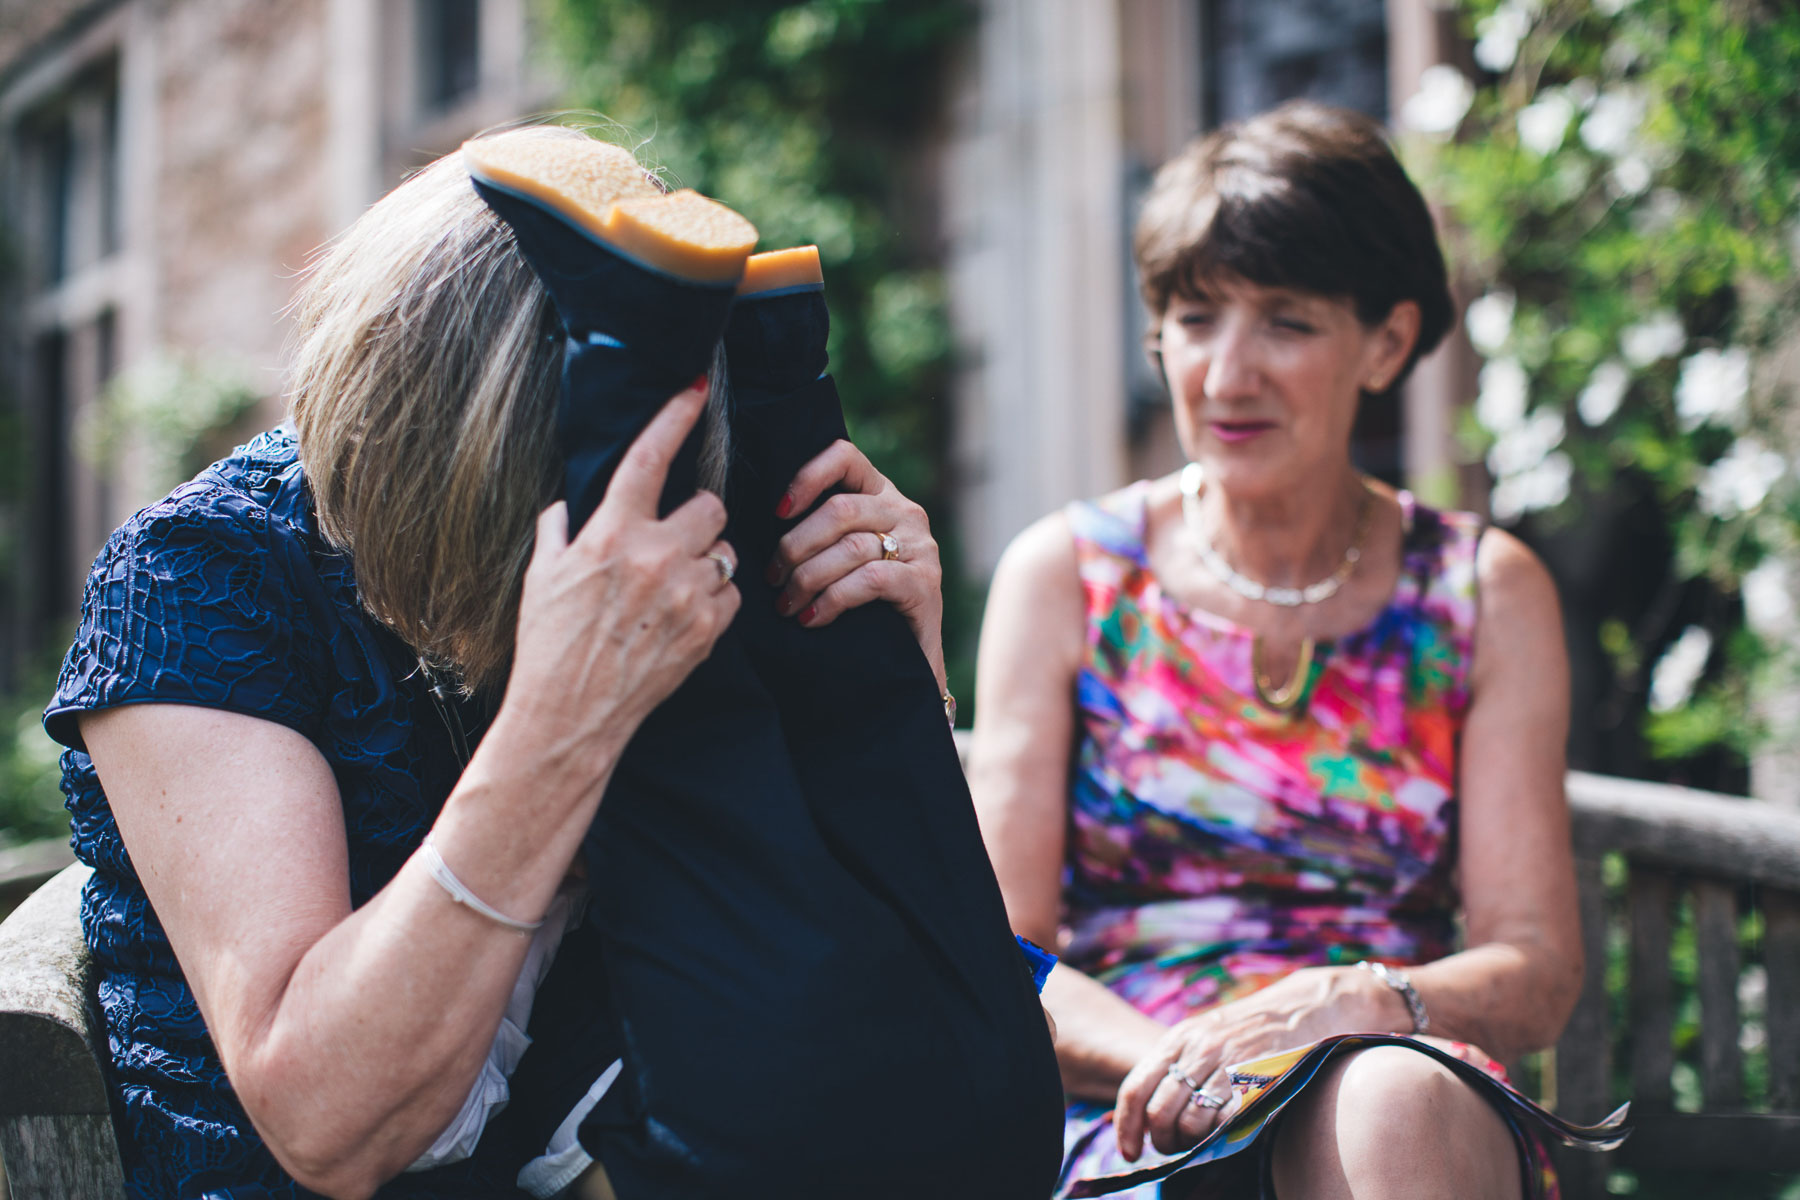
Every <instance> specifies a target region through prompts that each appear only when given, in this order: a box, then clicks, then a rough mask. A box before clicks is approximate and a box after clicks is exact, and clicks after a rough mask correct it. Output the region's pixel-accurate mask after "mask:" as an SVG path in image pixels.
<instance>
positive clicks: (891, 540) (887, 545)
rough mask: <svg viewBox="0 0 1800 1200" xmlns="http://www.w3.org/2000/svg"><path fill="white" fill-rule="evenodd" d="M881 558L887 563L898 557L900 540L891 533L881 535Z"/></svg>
mask: <svg viewBox="0 0 1800 1200" xmlns="http://www.w3.org/2000/svg"><path fill="white" fill-rule="evenodd" d="M881 557H882V558H883V559H884V560H885V561H888V562H892V561H893V560H894V559H896V558H899V557H900V539H899V538H897V537H895V536H894V535H893V534H891V533H884V534H882V535H881Z"/></svg>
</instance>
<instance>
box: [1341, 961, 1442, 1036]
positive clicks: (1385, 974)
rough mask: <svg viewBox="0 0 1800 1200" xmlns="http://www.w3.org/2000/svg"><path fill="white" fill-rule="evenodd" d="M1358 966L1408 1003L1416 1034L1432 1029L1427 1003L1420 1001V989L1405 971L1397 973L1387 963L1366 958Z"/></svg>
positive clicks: (1407, 1009)
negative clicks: (1426, 1010) (1426, 1008)
mask: <svg viewBox="0 0 1800 1200" xmlns="http://www.w3.org/2000/svg"><path fill="white" fill-rule="evenodd" d="M1356 965H1357V967H1358V968H1360V969H1361V970H1364V971H1367V972H1368V973H1369V974H1371V975H1373V976H1374V977H1375V978H1377V979H1379V980H1380V981H1381V982H1382V983H1385V984H1387V986H1389V987H1391V988H1393V989H1394V990H1395V991H1396V992H1399V993H1400V999H1402V1000H1404V1001H1406V1011H1407V1012H1408V1013H1410V1014H1411V1015H1412V1023H1413V1027H1412V1031H1413V1032H1414V1033H1424V1032H1425V1031H1426V1030H1428V1029H1430V1028H1431V1018H1430V1017H1428V1016H1426V1015H1425V1002H1424V1001H1423V1000H1421V999H1419V992H1418V989H1417V988H1415V987H1413V984H1412V978H1411V977H1410V976H1409V975H1407V973H1406V972H1405V971H1396V970H1395V969H1394V968H1393V967H1390V966H1388V965H1387V964H1386V963H1378V962H1372V961H1370V960H1369V959H1366V958H1365V959H1364V960H1363V961H1361V962H1359V963H1357V964H1356Z"/></svg>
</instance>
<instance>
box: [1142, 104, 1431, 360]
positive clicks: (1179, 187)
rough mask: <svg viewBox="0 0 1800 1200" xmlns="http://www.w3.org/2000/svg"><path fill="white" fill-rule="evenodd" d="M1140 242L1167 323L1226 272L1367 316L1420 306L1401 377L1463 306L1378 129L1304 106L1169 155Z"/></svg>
mask: <svg viewBox="0 0 1800 1200" xmlns="http://www.w3.org/2000/svg"><path fill="white" fill-rule="evenodd" d="M1132 250H1133V253H1134V256H1135V258H1136V260H1137V267H1138V275H1139V287H1140V289H1141V294H1142V296H1143V299H1144V303H1145V305H1146V306H1148V307H1149V309H1150V313H1151V316H1152V317H1153V318H1154V319H1159V320H1160V319H1161V317H1162V314H1163V313H1164V312H1165V311H1166V310H1167V309H1168V306H1169V301H1170V300H1171V299H1173V298H1174V297H1176V296H1178V295H1179V296H1185V297H1189V298H1193V297H1196V296H1197V295H1198V294H1199V293H1200V292H1201V291H1203V290H1204V289H1205V287H1206V285H1207V284H1208V283H1209V282H1212V281H1217V280H1219V279H1224V278H1231V277H1237V278H1240V279H1243V280H1246V281H1248V282H1250V283H1254V284H1259V285H1261V286H1263V287H1283V288H1295V289H1298V290H1301V291H1308V292H1314V293H1317V294H1319V295H1323V296H1332V297H1338V298H1342V299H1348V300H1349V301H1350V302H1351V303H1352V304H1353V305H1354V307H1355V309H1356V314H1357V317H1358V319H1360V320H1361V321H1362V322H1363V324H1365V325H1375V324H1377V323H1379V322H1380V321H1382V320H1383V319H1385V318H1386V317H1387V315H1388V313H1390V312H1392V311H1393V308H1394V305H1396V304H1398V303H1399V302H1400V301H1402V300H1412V301H1414V302H1416V303H1417V304H1418V306H1419V315H1420V322H1419V340H1418V343H1417V344H1416V345H1415V346H1414V347H1413V352H1412V357H1410V358H1409V359H1407V362H1406V367H1405V369H1403V370H1402V371H1401V372H1400V374H1399V376H1398V377H1397V378H1396V379H1395V381H1394V382H1395V383H1396V384H1397V383H1398V382H1399V381H1400V380H1401V379H1404V378H1405V377H1406V375H1407V374H1408V373H1409V372H1410V371H1411V370H1412V367H1413V364H1414V363H1416V362H1417V361H1418V360H1419V359H1420V358H1421V357H1422V356H1423V355H1425V354H1427V353H1429V352H1430V351H1431V350H1432V349H1433V348H1434V347H1435V346H1436V345H1437V344H1438V342H1439V341H1441V340H1442V339H1443V337H1444V334H1445V333H1446V332H1447V331H1448V330H1449V328H1450V322H1451V321H1452V320H1453V319H1454V316H1455V311H1456V309H1455V304H1454V302H1453V301H1452V300H1451V298H1450V284H1449V279H1448V278H1447V276H1446V273H1445V269H1444V255H1443V251H1442V250H1440V249H1439V248H1438V241H1437V229H1436V226H1435V225H1434V224H1433V223H1432V220H1431V213H1430V210H1428V209H1427V208H1426V207H1425V199H1424V197H1423V196H1421V195H1420V194H1419V189H1418V188H1417V187H1415V186H1413V182H1412V180H1411V179H1409V178H1407V175H1406V171H1405V170H1404V169H1403V168H1402V167H1401V166H1400V163H1399V160H1397V159H1396V158H1395V157H1394V152H1393V150H1392V149H1391V148H1390V147H1389V146H1388V143H1387V139H1386V137H1384V136H1383V134H1382V131H1381V127H1380V126H1378V125H1376V124H1375V122H1373V121H1371V120H1369V119H1368V118H1367V117H1364V116H1362V115H1361V114H1358V113H1353V112H1348V111H1345V110H1343V109H1338V108H1330V107H1327V106H1325V105H1322V104H1315V103H1312V102H1310V101H1304V100H1298V101H1290V102H1289V103H1287V104H1284V105H1282V106H1281V107H1280V108H1276V109H1273V110H1271V111H1270V112H1266V113H1264V114H1262V115H1261V116H1258V117H1253V118H1251V119H1250V120H1247V121H1243V122H1240V123H1237V124H1232V125H1227V126H1224V127H1223V128H1221V129H1218V130H1215V131H1214V132H1212V133H1210V134H1208V135H1206V136H1205V137H1202V138H1199V139H1197V140H1195V141H1194V142H1192V143H1190V144H1189V145H1188V147H1187V148H1186V149H1184V150H1183V151H1182V152H1181V153H1180V154H1178V155H1177V156H1176V157H1174V158H1172V159H1170V160H1169V161H1168V162H1167V163H1165V164H1164V165H1163V167H1162V169H1161V170H1159V171H1158V172H1157V173H1156V179H1155V181H1154V182H1153V183H1152V184H1151V186H1150V193H1149V195H1148V196H1147V197H1146V198H1145V201H1144V207H1143V212H1142V214H1141V215H1140V216H1139V218H1138V223H1137V232H1136V236H1135V237H1134V239H1133V243H1132Z"/></svg>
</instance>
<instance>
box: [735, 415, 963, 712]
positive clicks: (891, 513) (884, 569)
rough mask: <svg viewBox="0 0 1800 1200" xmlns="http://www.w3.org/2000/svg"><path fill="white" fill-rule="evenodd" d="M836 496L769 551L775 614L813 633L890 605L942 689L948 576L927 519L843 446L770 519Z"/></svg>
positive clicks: (808, 471)
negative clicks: (864, 608) (877, 604)
mask: <svg viewBox="0 0 1800 1200" xmlns="http://www.w3.org/2000/svg"><path fill="white" fill-rule="evenodd" d="M833 487H839V488H842V489H843V490H842V491H840V492H839V493H838V494H837V495H835V496H832V497H830V498H828V499H827V500H826V501H825V503H823V504H821V505H819V508H818V511H817V512H814V513H812V514H811V515H809V516H808V517H807V518H806V519H805V520H804V521H802V522H800V523H799V524H798V525H796V526H794V528H792V529H790V530H788V532H787V536H785V537H783V538H782V539H781V542H780V544H779V545H777V546H776V547H775V558H774V560H773V561H772V562H770V563H769V565H768V573H767V579H768V582H769V585H770V586H771V587H778V588H780V589H781V591H780V594H779V595H777V596H776V598H775V606H776V610H777V611H778V612H780V613H781V614H782V615H783V616H793V617H794V619H795V620H797V621H799V622H800V624H802V625H805V626H807V627H808V628H816V627H818V626H820V625H829V624H830V623H831V622H832V621H834V620H836V619H837V618H838V616H839V615H841V614H842V613H844V612H847V611H848V610H850V609H852V608H856V607H858V606H860V605H864V604H867V603H869V602H870V601H871V600H886V601H888V602H889V603H890V604H892V605H893V606H894V607H895V608H897V609H899V610H900V613H901V615H902V616H904V617H905V618H906V622H907V624H908V625H910V626H912V631H913V635H914V636H915V637H917V638H918V639H919V648H920V649H922V650H924V651H925V657H926V659H927V660H929V661H930V663H931V669H932V671H933V672H934V673H935V674H936V675H937V678H938V685H939V686H940V687H941V686H943V683H944V643H943V622H944V594H943V576H944V572H943V568H942V566H941V565H940V564H939V562H938V547H937V542H936V541H935V540H933V538H932V536H931V522H930V521H929V520H927V519H926V516H925V510H924V509H923V508H920V507H919V506H918V505H917V504H914V503H913V502H912V501H911V500H908V499H907V498H906V497H905V496H903V495H901V494H900V491H899V489H897V488H895V487H894V485H893V484H892V483H890V482H889V481H888V480H887V478H886V477H884V476H883V475H882V474H881V472H879V471H877V470H876V469H875V468H874V467H873V466H872V465H870V463H869V460H868V459H867V458H865V457H863V452H862V451H861V450H858V449H857V448H856V447H855V446H853V445H851V444H850V443H849V442H846V441H841V440H840V441H836V442H833V443H832V444H831V445H830V446H827V447H826V448H825V450H824V451H823V452H822V453H820V454H819V456H818V457H817V458H815V459H813V460H812V461H811V462H809V463H807V464H806V465H805V466H804V467H801V468H800V473H799V474H797V475H795V476H794V481H793V482H792V483H790V484H789V485H788V489H787V492H786V494H785V495H783V496H782V498H781V507H780V508H779V509H778V510H777V513H776V515H777V516H787V515H789V514H792V513H799V512H805V511H806V510H807V509H808V508H811V507H812V505H813V502H814V501H815V500H817V499H818V498H819V497H820V496H821V495H823V494H824V493H825V492H826V491H828V490H830V489H831V488H833ZM884 535H885V538H886V540H885V541H884Z"/></svg>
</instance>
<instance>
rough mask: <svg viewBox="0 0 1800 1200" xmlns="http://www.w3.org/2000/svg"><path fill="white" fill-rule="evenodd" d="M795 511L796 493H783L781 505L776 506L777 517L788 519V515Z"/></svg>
mask: <svg viewBox="0 0 1800 1200" xmlns="http://www.w3.org/2000/svg"><path fill="white" fill-rule="evenodd" d="M793 509H794V493H792V492H783V493H781V503H780V504H777V505H776V506H775V515H776V516H778V517H786V516H787V515H788V513H790V512H792V511H793Z"/></svg>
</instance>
